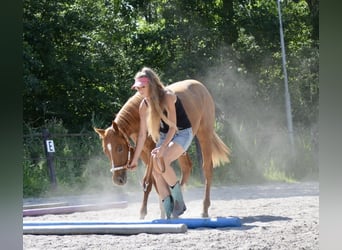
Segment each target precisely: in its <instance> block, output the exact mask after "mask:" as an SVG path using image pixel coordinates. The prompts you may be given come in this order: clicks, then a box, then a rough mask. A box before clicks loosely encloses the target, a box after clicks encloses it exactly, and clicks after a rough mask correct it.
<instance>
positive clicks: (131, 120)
mask: <svg viewBox="0 0 342 250" xmlns="http://www.w3.org/2000/svg"><path fill="white" fill-rule="evenodd" d="M142 99H143V96H142V95H140V94H139V93H136V94H135V95H133V96H132V97H130V98H129V99H128V100H127V102H126V103H125V104H124V105H123V106H122V108H121V109H120V111H119V113H118V114H117V115H116V117H115V120H114V121H115V122H116V124H117V125H118V126H119V128H120V129H122V130H124V131H125V132H126V133H127V134H130V133H132V132H137V131H133V130H134V128H136V127H137V125H139V124H140V117H139V105H140V103H141V100H142ZM137 128H138V129H139V126H138V127H137Z"/></svg>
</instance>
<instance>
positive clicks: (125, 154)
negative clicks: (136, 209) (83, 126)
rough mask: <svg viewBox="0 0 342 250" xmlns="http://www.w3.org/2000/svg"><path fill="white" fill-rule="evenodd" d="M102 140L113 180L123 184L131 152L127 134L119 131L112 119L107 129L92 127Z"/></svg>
mask: <svg viewBox="0 0 342 250" xmlns="http://www.w3.org/2000/svg"><path fill="white" fill-rule="evenodd" d="M94 130H95V132H96V133H97V134H98V135H99V136H100V138H101V140H102V148H103V152H104V153H105V154H106V155H107V157H108V159H109V161H110V163H111V170H110V171H111V172H112V179H113V182H114V183H115V184H117V185H124V184H126V182H127V166H128V164H129V163H130V160H131V156H132V154H133V148H132V147H131V146H130V143H129V140H128V138H127V136H126V135H125V134H124V133H122V132H121V130H120V129H119V128H118V126H117V124H116V123H115V122H114V121H113V124H112V126H111V127H108V128H107V129H98V128H94Z"/></svg>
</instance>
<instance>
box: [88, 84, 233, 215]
mask: <svg viewBox="0 0 342 250" xmlns="http://www.w3.org/2000/svg"><path fill="white" fill-rule="evenodd" d="M167 88H169V89H171V90H172V91H174V92H175V94H176V95H177V96H178V98H180V100H181V101H182V104H183V106H184V109H185V112H186V113H187V115H188V118H189V120H190V122H191V125H192V130H193V134H194V136H196V137H197V139H198V142H199V144H200V148H201V153H202V160H203V162H202V168H203V171H204V177H205V192H204V199H203V211H202V217H208V216H209V215H208V208H209V206H210V187H211V183H212V175H213V168H214V167H216V166H219V165H221V164H223V163H229V155H230V149H229V148H228V147H227V146H226V145H225V144H224V142H223V141H222V140H221V139H220V138H219V137H218V135H217V134H216V132H215V130H214V125H215V104H214V101H213V98H212V97H211V95H210V93H209V91H208V90H207V88H206V87H205V86H204V85H203V84H202V83H200V82H198V81H196V80H184V81H180V82H176V83H173V84H170V85H168V86H167ZM141 100H142V96H140V95H139V93H136V94H135V95H134V96H132V97H131V98H130V99H129V100H128V101H127V102H126V103H125V105H124V106H123V107H122V108H121V110H120V111H119V113H118V114H117V116H116V117H115V119H114V121H113V123H112V126H110V127H108V128H107V129H98V128H94V129H95V131H96V132H97V133H98V134H99V136H100V138H101V140H102V147H103V150H104V153H105V154H106V155H107V156H108V158H109V160H110V161H111V165H112V169H111V170H112V172H113V176H112V178H113V181H114V183H116V184H118V185H123V184H125V183H126V180H127V173H126V171H127V165H128V163H129V161H130V159H131V156H132V154H133V152H134V148H133V147H132V146H131V144H130V140H129V139H131V140H132V141H133V142H134V143H135V142H136V140H137V135H138V133H139V124H140V118H139V104H140V102H141ZM154 147H155V143H154V142H153V141H152V139H151V138H150V137H148V139H147V140H146V142H145V145H144V149H143V151H142V153H141V156H140V157H141V159H142V161H143V162H144V163H145V164H146V165H147V166H148V167H147V169H146V172H145V176H144V180H143V181H144V182H143V183H144V185H145V188H144V191H145V193H144V200H143V204H142V207H141V210H140V218H141V219H143V218H144V217H145V215H146V213H147V212H146V211H147V198H148V195H149V192H150V191H151V188H152V185H149V184H150V183H153V184H154V179H153V176H152V174H151V171H152V166H151V164H150V159H151V155H150V153H151V150H152V149H153V148H154ZM114 159H115V161H116V162H114ZM178 161H179V163H180V166H181V170H182V181H181V184H184V183H185V182H186V181H187V180H188V177H189V175H190V172H191V168H192V164H191V161H190V159H189V157H188V155H187V154H184V155H182V156H181V157H180V158H179V159H178ZM118 162H119V163H118ZM157 192H158V190H157Z"/></svg>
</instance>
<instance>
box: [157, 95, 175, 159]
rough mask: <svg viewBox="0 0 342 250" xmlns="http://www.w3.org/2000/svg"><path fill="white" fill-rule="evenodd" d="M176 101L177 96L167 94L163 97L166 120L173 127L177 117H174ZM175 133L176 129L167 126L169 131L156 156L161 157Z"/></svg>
mask: <svg viewBox="0 0 342 250" xmlns="http://www.w3.org/2000/svg"><path fill="white" fill-rule="evenodd" d="M176 100H177V96H176V95H175V94H173V93H169V92H167V94H166V95H165V104H166V106H167V109H168V114H167V115H168V117H167V118H168V119H169V120H170V121H171V122H172V123H173V124H175V126H176V125H177V116H176V107H175V102H176ZM175 133H176V128H174V127H172V126H169V131H168V132H167V134H166V137H165V140H164V142H163V144H162V145H160V148H159V153H158V155H163V153H164V150H165V149H166V148H167V146H168V145H169V143H170V142H171V140H172V138H173V136H174V135H175Z"/></svg>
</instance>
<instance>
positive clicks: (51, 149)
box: [46, 140, 55, 153]
mask: <svg viewBox="0 0 342 250" xmlns="http://www.w3.org/2000/svg"><path fill="white" fill-rule="evenodd" d="M46 150H47V151H48V152H49V153H54V152H55V145H54V144H53V140H46Z"/></svg>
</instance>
